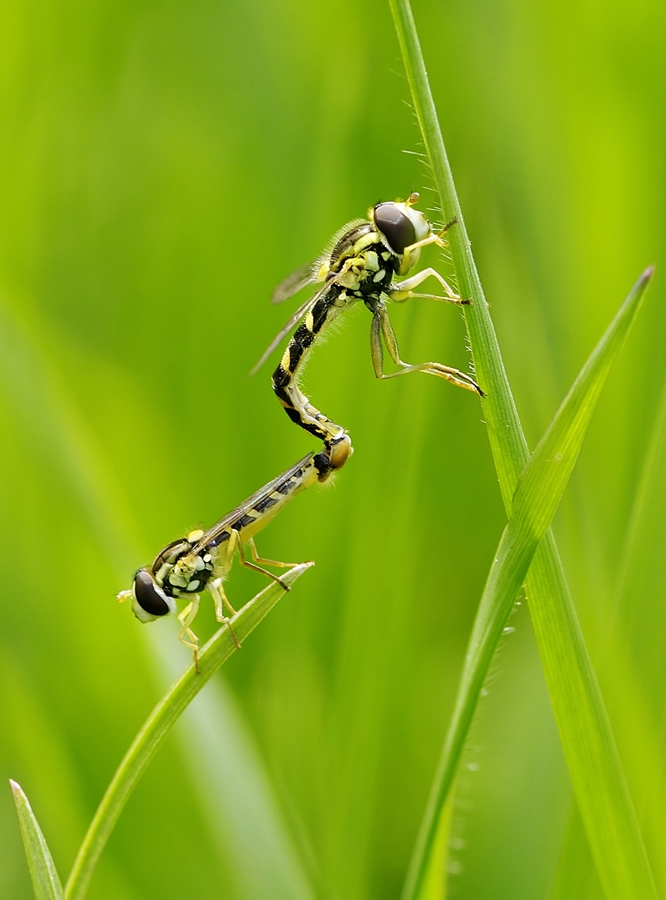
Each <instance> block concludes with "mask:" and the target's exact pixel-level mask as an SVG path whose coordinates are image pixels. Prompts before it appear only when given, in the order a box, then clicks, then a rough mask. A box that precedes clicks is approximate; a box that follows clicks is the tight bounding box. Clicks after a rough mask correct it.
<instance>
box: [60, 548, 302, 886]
mask: <svg viewBox="0 0 666 900" xmlns="http://www.w3.org/2000/svg"><path fill="white" fill-rule="evenodd" d="M312 565H313V564H312V563H303V564H301V565H300V566H295V567H294V568H293V569H289V571H288V572H285V574H284V575H282V581H284V582H286V583H287V584H289V585H291V584H293V583H294V582H295V581H296V579H297V578H299V577H300V576H301V575H302V574H303V572H305V571H306V570H307V569H309V568H310V566H312ZM282 596H284V590H283V589H282V588H281V587H280V586H279V585H278V584H275V583H273V584H271V585H269V586H268V587H267V588H266V589H265V590H263V591H261V593H259V594H257V595H256V597H253V598H252V600H250V601H249V603H247V604H246V605H245V606H244V607H243V608H242V609H241V610H240V611H239V612H238V613H237V614H236V615H235V616H234V617H233V619H232V620H231V622H232V627H233V629H234V632H235V633H236V636H237V638H238V640H239V641H243V640H245V638H246V637H247V636H248V635H249V634H250V632H251V631H253V630H254V629H255V628H256V626H257V625H258V624H259V622H261V620H262V619H263V618H264V617H265V616H266V615H267V614H268V613H269V612H270V611H271V609H272V608H273V607H274V606H275V604H276V603H277V602H278V600H280V598H281V597H282ZM235 649H236V645H235V643H234V640H233V637H232V635H231V633H230V631H229V628H228V627H227V626H226V625H225V626H223V627H222V628H220V630H219V631H217V632H216V633H215V634H214V635H213V637H212V638H211V639H210V640H209V641H208V643H207V644H206V645H205V646H204V647H203V649H202V651H201V655H200V658H199V672H197V671H196V670H195V668H194V665H193V664H191V665H190V666H189V667H188V668H187V670H186V671H185V672H184V673H183V675H181V677H180V678H179V679H178V680H177V681H176V682H175V683H174V684H173V685H172V686H171V688H170V689H169V690H168V691H167V693H166V694H165V695H164V697H162V699H161V700H160V702H159V703H158V704H157V706H155V708H154V709H153V711H152V712H151V714H150V715H149V716H148V718H147V719H146V721H145V723H144V724H143V726H142V727H141V729H140V731H139V733H138V734H137V736H136V738H135V739H134V741H133V742H132V745H131V746H130V748H129V750H128V751H127V753H126V754H125V757H124V759H123V760H122V762H121V763H120V766H119V767H118V769H117V771H116V773H115V775H114V776H113V779H112V780H111V783H110V784H109V787H108V788H107V790H106V793H105V794H104V797H103V798H102V802H101V803H100V805H99V807H98V809H97V812H96V813H95V816H94V818H93V820H92V822H91V824H90V828H89V829H88V833H87V834H86V836H85V838H84V840H83V844H82V845H81V849H80V850H79V853H78V855H77V857H76V860H75V862H74V866H73V868H72V871H71V873H70V876H69V879H68V881H67V885H66V888H65V896H66V898H67V900H82V898H83V897H84V896H85V894H86V890H87V888H88V883H89V882H90V878H91V876H92V873H93V870H94V868H95V865H96V863H97V860H98V859H99V857H100V854H101V853H102V850H103V849H104V846H105V845H106V842H107V840H108V839H109V835H110V834H111V832H112V830H113V828H114V826H115V824H116V822H117V821H118V817H119V816H120V813H121V812H122V810H123V807H124V806H125V804H126V803H127V800H128V799H129V796H130V794H131V793H132V791H133V790H134V788H135V786H136V784H137V783H138V781H139V779H140V778H141V776H142V775H143V773H144V772H145V770H146V768H147V766H148V763H149V762H150V761H151V759H152V758H153V756H154V755H155V753H156V752H157V750H158V749H159V747H160V746H161V745H162V743H163V741H164V739H165V738H166V736H167V735H168V734H169V732H170V731H171V728H172V727H173V725H174V724H175V723H176V721H177V720H178V718H179V717H180V716H181V714H182V713H183V712H184V710H185V709H187V707H188V706H189V704H190V703H191V702H192V700H193V699H194V698H195V697H196V696H197V694H198V693H199V691H201V689H202V688H203V687H204V685H205V684H206V683H207V682H208V681H209V679H210V678H211V677H212V676H213V675H214V674H215V672H216V671H217V670H218V669H219V667H220V666H221V665H222V663H224V662H226V660H227V659H229V657H230V656H231V655H232V653H233V652H234V651H235Z"/></svg>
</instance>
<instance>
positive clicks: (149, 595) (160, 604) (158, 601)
mask: <svg viewBox="0 0 666 900" xmlns="http://www.w3.org/2000/svg"><path fill="white" fill-rule="evenodd" d="M134 597H135V599H136V602H137V606H139V607H140V608H141V609H142V610H143V611H144V612H145V613H148V615H149V616H157V617H159V616H166V615H168V614H169V613H170V612H171V609H170V607H169V604H168V603H167V602H166V600H165V598H164V596H163V594H162V592H161V591H160V590H159V588H158V587H157V585H156V584H155V581H154V579H153V576H152V575H151V574H150V572H148V571H147V570H146V569H140V570H139V571H138V572H137V573H136V575H135V576H134ZM134 612H135V614H136V615H137V616H138V618H141V616H140V615H139V614H138V612H137V610H136V609H135V610H134Z"/></svg>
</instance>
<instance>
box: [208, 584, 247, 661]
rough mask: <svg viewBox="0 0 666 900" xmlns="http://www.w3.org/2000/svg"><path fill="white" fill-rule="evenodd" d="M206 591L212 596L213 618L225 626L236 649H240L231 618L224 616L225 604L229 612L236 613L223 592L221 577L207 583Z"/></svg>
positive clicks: (233, 614)
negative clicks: (213, 605)
mask: <svg viewBox="0 0 666 900" xmlns="http://www.w3.org/2000/svg"><path fill="white" fill-rule="evenodd" d="M208 591H209V592H210V595H211V597H212V598H213V603H214V604H215V618H216V619H217V621H218V622H219V623H220V624H221V625H226V626H227V628H228V629H229V633H230V634H231V637H232V638H233V639H234V644H235V645H236V650H240V648H241V645H240V641H239V640H238V638H237V637H236V632H235V631H234V629H233V625H232V624H231V619H230V618H229V616H226V615H225V614H224V607H225V606H226V607H227V609H228V610H229V611H230V612H231V615H232V616H235V615H236V610H235V609H234V608H233V606H232V605H231V603H229V599H228V597H227V595H226V593H225V590H224V587H223V586H222V579H221V578H216V579H215V581H213V582H212V583H210V584H209V585H208Z"/></svg>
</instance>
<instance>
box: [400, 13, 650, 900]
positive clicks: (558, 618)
mask: <svg viewBox="0 0 666 900" xmlns="http://www.w3.org/2000/svg"><path fill="white" fill-rule="evenodd" d="M389 2H390V6H391V11H392V13H393V19H394V23H395V27H396V32H397V35H398V41H399V44H400V49H401V52H402V57H403V62H404V65H405V70H406V74H407V79H408V82H409V85H410V89H411V93H412V100H413V103H414V108H415V111H416V115H417V118H418V121H419V125H420V128H421V132H422V136H423V140H424V144H425V147H426V152H427V156H428V160H429V163H430V166H431V170H432V174H433V178H434V180H435V184H436V187H437V190H438V192H439V196H440V202H441V207H442V211H443V215H444V217H445V219H446V220H447V221H448V220H450V219H453V218H455V219H456V220H457V224H456V226H455V227H453V228H451V230H450V232H449V235H448V238H449V242H450V249H451V256H452V260H453V265H454V268H455V271H456V275H457V278H458V285H459V289H460V292H461V294H462V295H463V296H465V297H469V298H471V299H472V301H473V303H472V305H471V306H469V307H466V308H465V319H466V323H467V329H468V334H469V339H470V346H471V349H472V354H473V358H474V365H475V370H476V374H477V379H478V381H479V383H480V384H481V386H482V387H483V388H484V390H486V391H487V393H488V396H487V398H486V400H485V401H484V416H485V420H486V422H487V426H488V436H489V440H490V445H491V451H492V454H493V459H494V462H495V467H496V470H497V474H498V478H499V483H500V489H501V492H502V497H503V500H504V505H505V507H506V510H507V514H508V515H509V516H510V515H511V510H512V507H513V500H514V491H515V490H516V485H517V483H518V479H519V476H520V474H521V472H522V470H523V469H524V468H525V466H526V464H527V462H528V460H529V449H528V446H527V441H526V439H525V435H524V432H523V429H522V425H521V423H520V419H519V417H518V412H517V409H516V406H515V402H514V400H513V396H512V393H511V388H510V385H509V382H508V379H507V376H506V371H505V369H504V364H503V361H502V356H501V352H500V349H499V344H498V342H497V336H496V334H495V330H494V326H493V323H492V319H491V317H490V313H489V310H488V304H487V302H486V299H485V296H484V293H483V288H482V286H481V282H480V279H479V275H478V272H477V269H476V265H475V262H474V257H473V255H472V251H471V245H470V242H469V238H468V236H467V231H466V228H465V223H464V219H463V216H462V211H461V209H460V204H459V201H458V196H457V193H456V190H455V185H454V182H453V174H452V172H451V168H450V165H449V162H448V159H447V156H446V150H445V148H444V142H443V140H442V134H441V129H440V126H439V121H438V119H437V113H436V109H435V104H434V100H433V97H432V93H431V90H430V85H429V81H428V75H427V72H426V68H425V62H424V60H423V55H422V53H421V47H420V44H419V39H418V34H417V31H416V25H415V22H414V17H413V15H412V11H411V7H410V4H409V2H408V0H389ZM545 452H546V451H545V450H543V451H542V453H545ZM552 462H553V463H554V464H555V465H556V466H557V465H559V463H560V462H561V461H560V460H557V461H556V460H553V461H552ZM531 477H535V476H534V475H533V474H532V476H531ZM555 481H557V477H556V478H555ZM521 491H528V493H532V492H533V491H535V487H534V486H532V488H530V487H529V483H526V486H525V487H524V488H521ZM520 515H521V516H523V515H526V516H528V521H531V524H532V525H533V527H538V526H539V522H540V519H539V516H540V514H539V513H538V512H536V513H534V512H533V513H532V514H531V519H530V514H528V512H527V510H523V511H522V512H521V513H520ZM541 521H542V520H541ZM526 524H528V522H527V521H526ZM502 540H503V544H504V546H503V553H505V552H508V549H510V548H509V547H508V546H507V544H506V541H507V540H508V538H507V537H506V532H505V536H503V539H502ZM511 556H513V554H511ZM505 574H506V573H505ZM525 586H526V590H527V594H528V598H529V601H530V614H531V616H532V622H533V625H534V631H535V635H536V638H537V642H538V645H539V652H540V655H541V659H542V664H543V667H544V673H545V676H546V681H547V684H548V689H549V693H550V698H551V703H552V706H553V710H554V712H555V717H556V720H557V723H558V728H559V732H560V738H561V740H562V745H563V749H564V753H565V756H566V759H567V763H568V766H569V771H570V774H571V778H572V782H573V785H574V790H575V792H576V798H577V801H578V803H579V808H580V811H581V816H582V819H583V823H584V826H585V829H586V833H587V836H588V840H589V843H590V847H591V849H592V853H593V856H594V860H595V864H596V866H597V870H598V873H599V877H600V880H601V882H602V884H603V886H604V890H605V891H606V894H607V896H608V898H613V900H615V898H617V900H627V898H636V900H639V898H650V897H655V888H654V882H653V879H652V874H651V872H650V868H649V864H648V861H647V856H646V854H645V849H644V846H643V841H642V837H641V834H640V831H639V829H638V825H637V821H636V816H635V812H634V809H633V804H632V801H631V798H630V796H629V793H628V790H627V787H626V782H625V779H624V774H623V772H622V768H621V765H620V761H619V757H618V755H617V751H616V749H615V741H614V738H613V734H612V731H611V728H610V724H609V722H608V717H607V715H606V712H605V708H604V705H603V700H602V698H601V694H600V691H599V687H598V684H597V681H596V678H595V675H594V672H593V670H592V665H591V662H590V658H589V653H588V651H587V648H586V646H585V642H584V639H583V635H582V631H581V628H580V624H579V622H578V618H577V615H576V611H575V609H574V606H573V602H572V599H571V596H570V593H569V590H568V587H567V583H566V579H565V576H564V571H563V569H562V564H561V561H560V558H559V554H558V552H557V547H556V545H555V540H554V538H553V536H552V533H551V532H550V531H547V532H546V533H545V537H544V538H543V540H542V542H541V544H540V545H539V546H538V547H537V549H536V552H535V553H534V558H533V561H532V566H531V569H530V571H529V574H528V575H527V578H526V582H525ZM484 596H485V594H484ZM480 615H481V611H480ZM500 621H501V617H497V619H496V621H495V622H494V623H493V626H494V627H495V628H497V627H498V625H499V622H500ZM489 624H490V623H489ZM479 638H480V635H479V634H475V635H474V636H473V641H475V640H477V641H478V640H479ZM473 646H474V644H473V643H472V644H471V645H470V647H473ZM467 687H468V688H470V689H471V687H472V685H468V686H467ZM463 689H466V688H465V685H464V684H463ZM479 689H480V685H479ZM455 715H456V716H458V715H460V711H459V710H458V709H457V710H456V713H455ZM465 730H466V729H465ZM447 743H448V742H447ZM446 752H448V751H446ZM441 776H442V770H441V769H440V771H439V772H438V776H437V777H438V778H441ZM436 784H437V783H436ZM437 795H438V792H437V790H435V791H434V793H433V795H431V801H430V804H429V807H428V809H427V811H426V819H425V822H426V823H427V822H428V821H429V818H430V817H431V816H432V815H433V813H434V811H435V808H434V807H433V796H435V797H436V796H437ZM435 818H436V817H435ZM434 833H435V831H434V830H433V829H431V828H427V827H426V828H425V830H422V832H421V835H420V837H419V841H418V842H417V846H416V848H415V851H414V856H413V858H412V863H411V865H410V870H409V874H408V877H407V881H406V885H405V890H404V894H403V897H404V898H409V900H413V898H416V897H418V895H419V893H418V891H419V885H420V883H421V880H422V877H423V873H424V871H425V870H426V869H427V858H428V856H429V853H430V849H429V848H430V845H431V843H432V841H433V836H434Z"/></svg>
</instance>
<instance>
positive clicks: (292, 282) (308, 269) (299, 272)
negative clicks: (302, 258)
mask: <svg viewBox="0 0 666 900" xmlns="http://www.w3.org/2000/svg"><path fill="white" fill-rule="evenodd" d="M314 267H315V263H306V264H305V265H304V266H300V267H299V268H298V269H296V271H295V272H292V273H291V275H287V277H286V278H285V279H284V281H281V282H280V283H279V284H278V286H277V287H276V288H275V290H274V291H273V296H272V297H271V303H282V302H284V301H285V300H288V299H289V297H293V296H294V294H297V293H298V292H299V291H300V290H301V289H302V288H304V287H305V286H306V285H308V284H312V282H313V281H316V280H317V276H316V275H315V273H314Z"/></svg>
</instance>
